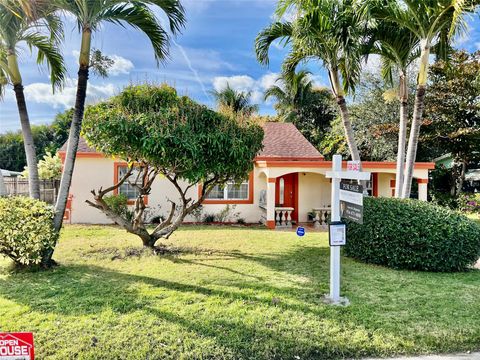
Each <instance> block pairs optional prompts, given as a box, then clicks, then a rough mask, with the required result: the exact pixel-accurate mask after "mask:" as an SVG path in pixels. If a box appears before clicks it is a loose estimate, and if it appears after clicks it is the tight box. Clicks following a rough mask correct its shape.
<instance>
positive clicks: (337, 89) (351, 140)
mask: <svg viewBox="0 0 480 360" xmlns="http://www.w3.org/2000/svg"><path fill="white" fill-rule="evenodd" d="M329 76H330V83H331V86H332V91H333V93H334V95H335V98H336V100H337V105H338V107H339V109H340V116H341V118H342V124H343V129H344V131H345V139H346V141H347V145H348V149H349V150H350V155H351V157H352V160H354V161H360V153H359V151H358V146H357V142H356V140H355V136H354V133H353V128H352V123H351V122H350V114H349V112H348V108H347V102H346V101H345V96H344V92H343V89H342V87H341V85H340V80H339V77H338V72H337V71H336V70H335V69H333V70H330V71H329Z"/></svg>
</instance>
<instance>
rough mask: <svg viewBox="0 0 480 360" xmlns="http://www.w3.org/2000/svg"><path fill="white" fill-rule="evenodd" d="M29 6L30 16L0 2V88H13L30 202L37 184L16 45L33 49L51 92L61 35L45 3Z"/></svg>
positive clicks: (6, 0)
mask: <svg viewBox="0 0 480 360" xmlns="http://www.w3.org/2000/svg"><path fill="white" fill-rule="evenodd" d="M45 4H46V5H45ZM29 5H30V9H33V10H34V11H33V12H31V14H32V15H28V14H27V13H25V12H24V11H23V8H22V7H21V6H19V5H18V2H16V1H14V0H1V1H0V73H1V74H0V77H2V78H3V81H2V82H1V84H0V87H2V86H4V85H5V84H6V83H11V84H12V85H13V90H14V92H15V98H16V101H17V107H18V113H19V116H20V124H21V127H22V135H23V143H24V147H25V154H26V159H27V166H28V169H29V171H28V173H29V179H28V180H29V182H28V184H29V192H30V196H31V197H32V198H35V199H38V198H40V183H39V178H38V169H37V156H36V151H35V144H34V142H33V135H32V130H31V127H30V120H29V117H28V110H27V105H26V102H25V94H24V90H23V81H22V75H21V72H20V67H19V65H18V53H19V50H20V45H21V44H26V45H27V46H28V47H29V49H30V50H31V51H32V50H33V49H36V51H37V53H38V56H37V62H38V63H43V62H46V63H47V66H48V67H49V68H50V81H51V83H52V86H53V87H54V88H55V87H58V86H60V85H61V84H62V83H63V80H64V78H65V66H64V64H63V58H62V56H61V54H60V51H59V49H58V47H57V44H58V41H59V40H60V37H61V33H62V31H61V30H62V28H61V23H60V21H59V19H58V18H57V17H56V16H55V15H53V13H52V12H51V10H52V9H51V7H50V6H48V3H44V4H40V3H39V4H38V5H35V3H34V2H29ZM42 28H45V30H46V31H47V32H48V33H49V35H48V36H47V35H44V34H42V33H41V29H42ZM2 84H3V85H2Z"/></svg>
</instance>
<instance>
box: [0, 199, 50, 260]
mask: <svg viewBox="0 0 480 360" xmlns="http://www.w3.org/2000/svg"><path fill="white" fill-rule="evenodd" d="M53 216H54V209H53V207H52V206H50V205H48V204H47V203H44V202H43V201H39V200H34V199H30V198H27V197H4V198H0V254H3V255H5V256H8V257H9V258H11V259H12V260H13V261H14V262H15V263H16V264H18V265H23V266H31V265H37V264H40V263H41V261H42V258H43V257H44V256H45V253H46V251H47V250H49V249H51V248H52V247H54V246H55V243H56V241H57V238H58V234H57V233H56V232H55V230H54V228H53Z"/></svg>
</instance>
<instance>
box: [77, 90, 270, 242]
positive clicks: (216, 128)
mask: <svg viewBox="0 0 480 360" xmlns="http://www.w3.org/2000/svg"><path fill="white" fill-rule="evenodd" d="M83 136H84V137H85V139H86V140H87V142H88V143H89V144H90V145H92V146H93V147H95V148H96V149H97V150H98V151H100V152H102V153H104V154H105V155H107V156H112V157H115V158H118V159H123V160H125V161H127V162H128V164H129V167H128V170H127V171H126V173H125V175H124V176H123V177H122V178H120V179H119V180H118V182H117V183H116V184H113V185H112V186H109V187H107V188H105V189H103V188H100V189H98V190H92V194H93V200H92V201H87V203H88V204H89V205H91V206H93V207H95V208H97V209H99V210H101V211H102V212H103V213H105V214H106V215H107V216H108V217H109V218H110V219H111V220H112V221H114V222H115V223H117V224H118V225H120V226H122V227H123V228H125V229H126V230H127V231H128V232H130V233H132V234H135V235H137V236H139V237H140V238H141V239H142V242H143V245H144V246H145V247H149V248H154V247H155V243H156V242H157V240H158V239H160V238H165V239H166V238H168V237H169V236H170V235H171V234H172V233H173V232H174V231H175V230H176V229H177V228H178V227H179V226H180V225H181V223H182V221H183V220H184V218H185V217H186V216H187V215H188V214H190V213H191V212H192V211H194V210H195V209H197V208H198V207H199V206H200V205H201V203H202V202H203V200H204V199H205V197H206V196H207V195H208V194H209V193H210V191H211V190H212V189H213V187H215V186H216V185H222V184H224V183H226V182H227V181H231V180H233V181H237V182H241V181H243V180H244V179H246V178H247V177H248V174H249V172H250V171H251V170H252V169H253V159H254V157H255V155H256V154H257V153H258V152H259V151H260V150H261V148H262V139H263V130H262V128H261V127H260V126H259V125H257V124H255V123H254V122H253V120H251V118H249V117H247V116H245V115H243V114H232V115H226V114H221V113H218V112H215V111H213V110H211V109H209V108H207V107H206V106H204V105H200V104H198V103H196V102H194V101H193V100H191V99H190V98H188V97H186V96H178V95H177V92H176V90H175V89H173V88H171V87H169V86H167V85H161V86H155V85H137V86H129V87H127V88H125V89H124V90H123V91H122V92H121V93H120V94H119V95H118V96H116V97H114V98H111V99H110V100H109V101H106V102H103V103H99V104H97V105H95V106H91V107H89V108H88V109H87V111H86V114H85V121H84V127H83ZM159 175H160V176H163V177H165V178H166V179H167V180H168V181H170V182H171V183H172V184H173V186H174V187H175V189H176V190H177V192H178V198H177V199H168V200H169V202H170V203H171V208H170V212H169V215H168V216H167V217H166V218H165V220H163V221H162V222H160V224H158V225H157V226H156V227H155V228H154V229H153V230H150V229H147V227H146V224H145V210H146V207H147V206H146V204H145V196H147V195H148V194H149V193H150V192H151V189H152V184H153V183H154V181H155V179H156V178H157V176H159ZM125 182H129V184H130V185H131V186H134V187H135V188H136V189H137V190H138V196H137V197H136V199H135V204H134V207H133V210H131V211H130V212H127V213H126V212H124V211H121V212H120V211H117V209H118V207H117V206H112V203H113V202H112V201H109V200H110V199H109V198H108V196H109V195H111V194H112V193H113V192H114V190H116V189H118V188H119V187H120V186H121V185H122V184H123V183H125ZM196 184H202V187H201V193H200V196H199V198H198V199H192V198H191V197H190V196H189V194H188V192H189V190H190V189H192V188H193V187H194V186H195V185H196Z"/></svg>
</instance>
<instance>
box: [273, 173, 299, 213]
mask: <svg viewBox="0 0 480 360" xmlns="http://www.w3.org/2000/svg"><path fill="white" fill-rule="evenodd" d="M275 206H276V207H292V208H294V209H295V210H294V211H293V212H292V220H294V221H296V222H298V173H292V174H286V175H282V176H279V177H277V180H276V182H275Z"/></svg>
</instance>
